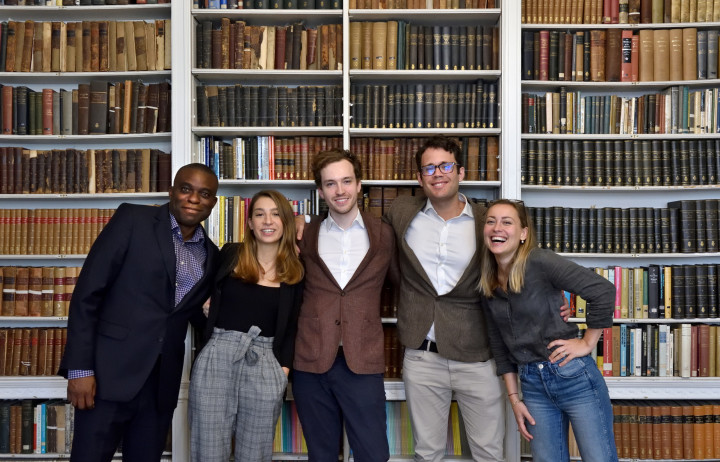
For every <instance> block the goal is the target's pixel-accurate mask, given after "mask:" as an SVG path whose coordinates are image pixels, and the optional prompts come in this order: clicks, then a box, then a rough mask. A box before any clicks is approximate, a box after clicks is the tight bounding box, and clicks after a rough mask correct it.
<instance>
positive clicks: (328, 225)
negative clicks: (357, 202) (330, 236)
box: [323, 210, 365, 231]
mask: <svg viewBox="0 0 720 462" xmlns="http://www.w3.org/2000/svg"><path fill="white" fill-rule="evenodd" d="M355 223H357V224H358V226H360V228H362V229H365V222H364V221H363V218H362V214H360V210H358V211H357V215H356V216H355V219H354V220H353V221H352V223H350V226H348V229H350V228H352V227H353V226H355ZM323 225H324V226H325V230H326V231H330V230H331V229H332V228H333V227H335V228H337V229H339V230H340V231H347V230H348V229H346V230H343V229H342V228H341V227H340V226H339V225H338V224H337V223H336V222H335V220H334V219H333V217H332V215H330V213H328V216H327V218H325V220H324V221H323Z"/></svg>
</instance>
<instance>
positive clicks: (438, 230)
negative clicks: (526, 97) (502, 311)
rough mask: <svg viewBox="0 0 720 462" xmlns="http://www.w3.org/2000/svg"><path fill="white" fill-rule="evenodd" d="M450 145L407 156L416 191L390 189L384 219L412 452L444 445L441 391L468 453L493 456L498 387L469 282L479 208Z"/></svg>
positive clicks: (420, 454)
mask: <svg viewBox="0 0 720 462" xmlns="http://www.w3.org/2000/svg"><path fill="white" fill-rule="evenodd" d="M460 154H461V151H460V146H459V145H458V144H457V143H456V142H455V141H453V140H451V139H450V138H446V137H433V138H430V139H428V141H427V142H426V143H425V144H424V145H423V146H422V147H421V148H420V149H419V150H418V152H417V153H416V155H415V162H416V165H417V169H418V171H417V179H418V183H420V186H422V188H423V191H424V192H425V196H427V197H426V198H425V197H418V196H414V197H413V196H406V197H398V198H397V199H395V201H394V202H393V204H392V206H391V208H390V210H389V212H388V213H387V214H386V216H385V217H384V219H385V220H386V221H387V222H388V223H390V225H392V227H393V230H394V232H395V241H396V242H397V248H398V259H399V267H400V269H401V271H400V296H399V300H400V305H399V307H398V321H397V324H398V333H399V336H400V341H401V342H402V344H403V345H404V346H405V359H404V362H403V380H404V382H405V398H406V400H407V403H408V407H409V410H410V419H411V423H412V429H413V438H414V440H415V460H416V461H440V460H441V459H442V457H443V455H444V453H445V445H446V439H447V422H448V413H449V409H450V402H451V399H453V398H455V399H456V400H457V402H458V405H459V407H460V412H461V414H462V417H463V420H464V423H465V429H466V432H467V438H468V443H469V446H470V449H471V452H472V457H473V460H475V461H502V460H504V455H503V436H504V431H505V413H504V409H503V402H504V401H503V400H502V399H501V398H502V393H503V392H502V388H501V385H500V380H499V379H498V377H497V376H496V373H495V363H494V360H493V359H492V354H491V352H490V347H489V345H488V339H487V333H486V327H485V316H484V314H483V312H482V310H481V307H480V297H479V293H478V291H477V283H478V280H479V268H480V252H479V251H478V250H479V249H478V248H477V246H478V245H482V241H481V240H480V241H478V239H477V236H479V235H480V232H481V230H482V226H483V224H484V222H483V221H484V218H485V208H484V207H482V206H480V205H478V204H474V203H470V202H469V201H468V200H467V198H466V197H465V196H464V195H463V194H461V193H459V185H460V181H462V180H463V178H464V176H465V168H464V167H463V166H462V165H460Z"/></svg>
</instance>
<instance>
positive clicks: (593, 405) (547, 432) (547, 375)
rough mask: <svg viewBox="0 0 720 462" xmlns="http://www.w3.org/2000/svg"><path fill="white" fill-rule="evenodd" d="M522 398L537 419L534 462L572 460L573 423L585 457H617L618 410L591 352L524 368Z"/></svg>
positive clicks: (594, 461) (599, 460) (595, 460)
mask: <svg viewBox="0 0 720 462" xmlns="http://www.w3.org/2000/svg"><path fill="white" fill-rule="evenodd" d="M519 376H520V386H521V387H522V393H523V401H524V402H525V405H526V406H527V408H528V411H530V414H531V415H532V416H533V418H534V419H535V425H528V430H529V432H530V434H531V435H532V436H533V439H532V441H531V442H530V448H531V451H532V456H533V462H568V461H569V455H568V423H571V424H572V428H573V433H574V434H575V439H576V441H577V444H578V447H579V448H580V454H581V456H582V460H583V462H616V461H617V460H618V457H617V450H616V448H615V437H614V436H613V427H612V425H613V414H612V405H611V403H610V395H609V394H608V389H607V385H606V384H605V380H604V379H603V376H602V374H601V373H600V371H599V370H598V368H597V365H596V364H595V361H593V359H592V358H591V357H590V356H584V357H582V358H575V359H572V360H570V362H569V363H568V364H566V365H565V366H563V367H560V366H559V363H555V364H552V363H550V362H549V361H544V362H537V363H530V364H525V365H522V366H520V368H519Z"/></svg>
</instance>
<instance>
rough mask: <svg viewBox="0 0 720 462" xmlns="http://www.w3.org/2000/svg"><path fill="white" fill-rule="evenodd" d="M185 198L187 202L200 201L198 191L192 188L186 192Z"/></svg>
mask: <svg viewBox="0 0 720 462" xmlns="http://www.w3.org/2000/svg"><path fill="white" fill-rule="evenodd" d="M187 200H188V201H189V202H192V203H194V204H197V203H199V202H200V193H199V192H197V191H195V190H194V189H193V190H192V191H191V192H190V194H188V198H187Z"/></svg>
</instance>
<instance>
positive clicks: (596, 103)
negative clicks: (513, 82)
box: [522, 86, 720, 135]
mask: <svg viewBox="0 0 720 462" xmlns="http://www.w3.org/2000/svg"><path fill="white" fill-rule="evenodd" d="M719 101H720V92H719V91H718V88H708V89H704V90H694V91H690V90H688V89H687V87H684V86H681V87H670V88H669V89H668V90H666V91H664V92H658V93H650V94H646V95H642V96H633V97H624V96H617V95H597V96H582V94H581V93H580V92H567V91H565V88H562V89H561V91H559V92H547V93H544V94H530V93H524V94H523V95H522V121H523V126H522V129H523V133H541V134H560V135H564V134H581V135H582V134H593V135H599V134H607V135H635V134H640V135H642V134H695V135H701V134H707V133H720V116H719V114H720V111H718V107H719V106H720V105H719V103H718V102H719Z"/></svg>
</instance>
